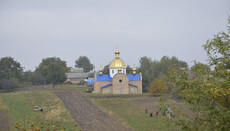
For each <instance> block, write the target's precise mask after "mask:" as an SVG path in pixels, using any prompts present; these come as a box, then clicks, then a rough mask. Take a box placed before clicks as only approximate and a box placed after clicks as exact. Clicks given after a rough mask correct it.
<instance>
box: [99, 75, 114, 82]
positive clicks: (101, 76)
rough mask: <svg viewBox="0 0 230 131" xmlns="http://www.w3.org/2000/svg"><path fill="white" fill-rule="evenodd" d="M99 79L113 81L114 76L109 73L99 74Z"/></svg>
mask: <svg viewBox="0 0 230 131" xmlns="http://www.w3.org/2000/svg"><path fill="white" fill-rule="evenodd" d="M97 81H112V77H110V75H109V74H103V75H102V74H99V75H97Z"/></svg>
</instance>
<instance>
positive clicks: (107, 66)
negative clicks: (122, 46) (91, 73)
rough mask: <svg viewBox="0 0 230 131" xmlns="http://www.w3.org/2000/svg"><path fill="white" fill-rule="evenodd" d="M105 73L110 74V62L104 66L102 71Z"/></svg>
mask: <svg viewBox="0 0 230 131" xmlns="http://www.w3.org/2000/svg"><path fill="white" fill-rule="evenodd" d="M102 73H103V74H109V64H108V65H106V66H104V69H103V71H102Z"/></svg>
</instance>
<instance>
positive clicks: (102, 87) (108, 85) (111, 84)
mask: <svg viewBox="0 0 230 131" xmlns="http://www.w3.org/2000/svg"><path fill="white" fill-rule="evenodd" d="M111 85H112V84H108V85H106V86H102V87H101V88H105V87H108V86H111Z"/></svg>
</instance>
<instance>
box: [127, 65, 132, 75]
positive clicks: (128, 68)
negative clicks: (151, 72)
mask: <svg viewBox="0 0 230 131" xmlns="http://www.w3.org/2000/svg"><path fill="white" fill-rule="evenodd" d="M126 73H127V74H133V69H132V68H131V67H130V66H129V65H128V66H127V68H126Z"/></svg>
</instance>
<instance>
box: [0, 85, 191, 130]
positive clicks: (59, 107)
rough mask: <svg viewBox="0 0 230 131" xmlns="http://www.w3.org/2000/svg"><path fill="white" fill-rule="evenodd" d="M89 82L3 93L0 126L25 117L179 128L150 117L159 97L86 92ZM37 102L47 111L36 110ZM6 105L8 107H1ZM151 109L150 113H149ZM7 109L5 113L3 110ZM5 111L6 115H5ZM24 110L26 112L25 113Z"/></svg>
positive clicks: (67, 124)
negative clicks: (79, 84) (86, 85)
mask: <svg viewBox="0 0 230 131" xmlns="http://www.w3.org/2000/svg"><path fill="white" fill-rule="evenodd" d="M85 91H86V87H85V86H57V87H56V88H55V89H54V90H53V89H52V86H45V87H44V86H40V87H38V86H33V87H23V88H19V89H17V90H16V91H14V92H13V93H1V94H0V115H1V117H0V121H2V122H0V130H1V127H3V128H5V129H6V130H7V129H9V130H15V128H14V126H15V123H21V124H23V118H24V117H25V118H26V120H27V119H28V118H29V119H31V121H36V120H39V121H44V120H45V121H46V123H50V125H51V126H52V124H53V125H54V126H57V127H58V126H59V125H61V127H60V128H59V129H65V130H71V129H72V128H73V125H75V124H76V123H77V124H79V125H78V126H77V127H76V128H74V129H76V130H80V129H82V130H89V131H91V130H102V131H103V130H137V131H138V130H140V131H142V130H176V129H177V128H176V127H175V125H174V124H172V123H170V122H169V121H167V120H166V119H164V118H163V117H161V116H155V115H154V116H153V117H152V118H150V117H149V113H150V112H153V114H155V112H156V111H157V109H158V107H157V106H158V99H159V97H153V96H152V95H151V94H147V93H145V94H133V95H114V94H91V93H86V92H85ZM168 101H169V102H170V103H171V104H172V105H175V106H176V107H178V108H180V109H181V110H182V111H183V112H185V113H187V114H189V115H190V116H192V112H191V110H190V109H189V106H187V105H185V104H184V103H183V102H178V101H176V100H173V99H169V100H168ZM34 106H40V107H43V108H44V112H43V113H41V112H39V111H34V110H33V108H34ZM1 107H4V108H1ZM145 109H148V113H147V114H146V113H145ZM2 112H4V113H2ZM3 114H4V115H3ZM23 114H24V115H23Z"/></svg>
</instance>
